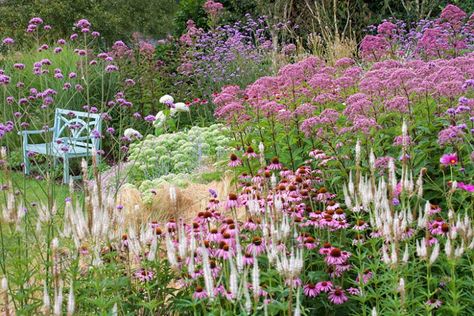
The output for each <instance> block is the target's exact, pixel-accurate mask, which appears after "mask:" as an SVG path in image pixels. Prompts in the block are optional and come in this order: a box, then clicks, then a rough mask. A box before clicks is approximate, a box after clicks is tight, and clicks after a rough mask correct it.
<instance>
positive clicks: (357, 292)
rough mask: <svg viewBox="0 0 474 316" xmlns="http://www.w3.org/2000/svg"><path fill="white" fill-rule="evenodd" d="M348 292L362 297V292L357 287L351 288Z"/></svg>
mask: <svg viewBox="0 0 474 316" xmlns="http://www.w3.org/2000/svg"><path fill="white" fill-rule="evenodd" d="M346 291H347V293H349V294H350V295H360V290H359V289H358V288H356V287H350V288H348V289H346Z"/></svg>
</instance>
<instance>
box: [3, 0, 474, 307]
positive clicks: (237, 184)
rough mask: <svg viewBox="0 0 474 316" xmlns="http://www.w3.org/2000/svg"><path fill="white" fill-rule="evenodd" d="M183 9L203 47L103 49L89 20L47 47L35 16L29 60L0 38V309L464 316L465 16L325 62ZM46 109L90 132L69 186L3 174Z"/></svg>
mask: <svg viewBox="0 0 474 316" xmlns="http://www.w3.org/2000/svg"><path fill="white" fill-rule="evenodd" d="M201 9H202V10H204V12H205V13H206V14H207V19H208V20H207V22H208V26H209V30H205V29H203V28H201V27H198V26H197V24H196V23H195V22H193V21H189V22H188V23H187V32H186V33H185V34H184V35H182V36H181V37H180V38H179V39H174V38H172V37H168V38H166V39H163V40H160V41H158V42H157V43H152V41H149V40H146V39H144V38H141V37H140V36H138V35H137V36H136V37H135V38H134V39H133V40H132V41H130V42H127V43H125V42H123V41H116V42H115V43H114V44H113V45H112V46H111V47H110V49H99V46H100V45H99V38H100V34H99V33H98V32H96V31H92V26H91V24H90V23H89V21H87V20H85V19H82V20H80V21H78V22H76V23H75V26H74V27H75V32H76V33H74V34H72V35H71V36H70V38H69V39H68V40H62V39H60V40H55V41H54V42H53V41H51V39H50V38H48V36H46V35H44V34H47V31H48V30H49V28H50V27H49V26H48V25H45V23H44V22H43V20H42V19H41V18H38V17H36V18H33V19H31V21H30V23H29V25H28V27H27V35H28V34H29V35H32V39H34V40H36V44H37V46H38V47H35V48H34V49H33V50H28V51H21V52H19V51H18V48H16V47H15V40H14V39H12V38H9V37H8V38H5V39H3V46H2V48H3V49H4V51H5V52H6V53H5V58H3V59H2V60H1V64H2V70H1V71H0V85H1V86H2V88H3V89H2V91H3V94H1V100H2V101H1V108H0V114H1V119H0V145H1V150H0V168H1V174H0V182H1V190H2V196H3V198H2V199H0V207H1V209H2V212H1V217H0V246H1V249H0V276H1V278H2V282H1V288H0V297H1V298H2V299H1V300H0V307H1V309H2V311H3V312H4V313H5V314H6V315H14V314H18V315H20V314H21V315H23V314H25V315H30V314H35V315H36V314H41V315H43V314H44V315H63V314H66V315H92V314H94V315H95V314H104V315H105V314H107V315H108V314H112V315H128V314H133V315H135V314H138V315H296V316H299V315H319V314H325V315H373V316H376V315H437V314H446V315H472V314H474V296H473V294H472V293H474V270H473V268H472V267H473V260H474V251H473V249H474V231H473V228H474V227H473V221H472V218H473V216H474V214H473V210H474V195H473V194H474V180H473V179H474V68H473V67H472V65H474V53H473V50H472V49H473V45H474V42H473V39H474V34H473V31H474V30H473V25H474V24H473V16H472V15H471V16H469V14H467V13H466V12H464V11H462V10H461V9H460V8H458V7H456V6H454V5H448V6H447V7H445V8H444V10H443V11H442V12H441V15H440V17H438V18H436V19H431V20H422V21H420V22H418V23H417V24H413V25H410V26H407V24H405V23H404V22H403V21H399V20H395V19H390V20H385V21H383V22H382V23H381V24H379V25H378V26H373V27H369V29H368V31H369V32H370V33H371V34H368V35H367V36H366V37H365V38H364V39H363V40H362V42H361V44H360V49H359V55H360V58H357V57H356V56H354V58H342V59H339V60H336V61H331V60H328V61H324V60H322V59H320V58H318V57H316V56H307V55H302V54H301V51H302V50H304V47H296V45H294V44H291V43H289V44H285V41H283V40H282V38H279V36H278V34H284V33H278V32H279V31H283V30H285V31H288V30H289V26H290V25H291V23H275V24H273V22H272V23H270V22H269V21H270V20H269V19H268V18H266V17H261V18H257V19H252V18H251V17H250V15H248V16H246V21H245V22H237V23H235V24H233V25H220V24H219V23H220V21H221V19H223V18H224V13H225V11H224V10H225V6H224V5H223V4H221V3H220V2H216V1H212V0H209V1H206V2H205V3H203V5H202V7H201ZM53 43H54V45H53ZM2 51H3V50H2ZM178 52H179V53H178ZM175 53H176V54H177V56H174V55H173V54H175ZM290 61H293V62H292V63H289V62H290ZM282 64H283V65H282ZM280 65H281V67H280ZM277 68H278V69H279V70H276V71H275V72H273V70H275V69H277ZM168 93H169V94H168ZM170 94H171V95H170ZM56 108H68V109H70V110H82V111H85V112H87V113H101V117H102V118H103V121H104V126H103V128H102V130H93V131H91V133H90V135H88V137H90V138H94V139H97V140H101V141H102V144H103V147H102V149H101V150H100V152H99V153H98V154H99V156H98V157H101V159H98V158H96V157H94V158H92V159H88V160H87V159H83V160H82V162H81V163H80V164H79V163H77V165H75V166H72V169H73V170H72V171H74V173H77V174H79V173H80V174H81V177H82V180H77V181H71V183H70V185H69V187H67V186H62V185H60V184H59V182H58V180H57V178H58V177H57V173H56V169H55V166H57V164H58V162H59V163H61V161H58V160H60V159H55V158H52V157H44V156H41V155H36V154H32V153H27V156H26V159H29V161H31V162H33V163H34V170H33V175H32V176H25V175H23V174H21V171H22V170H23V168H24V165H23V164H22V161H23V160H22V158H21V157H19V155H20V154H19V146H20V144H21V137H20V136H19V135H18V132H19V131H23V130H28V129H39V130H42V131H43V132H39V133H38V134H35V135H34V136H33V137H32V140H35V141H38V142H48V141H50V140H51V135H50V133H49V132H50V127H51V126H52V124H53V123H52V119H53V117H54V114H53V113H54V110H55V109H56ZM71 113H72V112H71ZM73 114H74V113H72V114H71V117H73ZM215 121H217V123H216V122H215ZM195 124H196V125H199V126H195ZM77 128H78V127H77V126H76V125H71V126H68V127H67V130H68V131H69V132H71V133H72V132H73V131H74V129H77ZM58 145H59V146H60V148H61V150H63V151H64V152H68V151H69V150H70V148H69V147H68V146H69V145H68V142H67V141H61V140H60V141H59V143H58ZM33 178H35V180H33ZM229 179H230V180H229ZM34 181H37V182H34ZM211 181H212V182H211ZM206 183H211V184H210V185H209V184H206ZM208 185H209V187H208ZM203 186H206V187H205V189H204V192H205V195H206V197H205V198H203V197H202V195H201V193H202V192H198V191H199V190H200V189H201V188H202V187H203ZM181 189H183V190H181ZM185 189H187V191H185ZM193 190H194V192H193ZM163 192H165V193H163ZM196 207H200V208H199V211H198V212H196V213H192V212H191V210H195V209H196ZM164 218H165V220H163V219H164Z"/></svg>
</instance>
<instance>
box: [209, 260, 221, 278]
mask: <svg viewBox="0 0 474 316" xmlns="http://www.w3.org/2000/svg"><path fill="white" fill-rule="evenodd" d="M209 266H210V267H211V275H212V276H213V277H214V278H217V277H218V276H219V273H220V272H221V268H220V267H219V266H218V265H217V264H216V262H215V261H214V260H210V261H209Z"/></svg>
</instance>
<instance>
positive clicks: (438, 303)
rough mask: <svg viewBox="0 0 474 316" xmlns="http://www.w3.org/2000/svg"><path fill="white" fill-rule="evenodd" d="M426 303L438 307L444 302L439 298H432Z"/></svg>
mask: <svg viewBox="0 0 474 316" xmlns="http://www.w3.org/2000/svg"><path fill="white" fill-rule="evenodd" d="M425 304H426V305H428V306H429V307H431V308H435V309H437V308H440V307H441V305H442V304H443V302H442V301H441V300H437V299H434V298H432V299H429V300H427V301H426V303H425Z"/></svg>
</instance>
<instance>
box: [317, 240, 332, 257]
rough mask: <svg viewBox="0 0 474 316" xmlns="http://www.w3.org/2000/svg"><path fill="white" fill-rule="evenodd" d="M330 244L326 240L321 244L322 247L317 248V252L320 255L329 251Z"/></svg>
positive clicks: (330, 248)
mask: <svg viewBox="0 0 474 316" xmlns="http://www.w3.org/2000/svg"><path fill="white" fill-rule="evenodd" d="M332 248H333V247H332V246H331V244H330V243H328V242H326V243H324V244H323V247H322V248H320V249H319V254H320V255H327V254H329V253H330V252H331V250H332Z"/></svg>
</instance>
